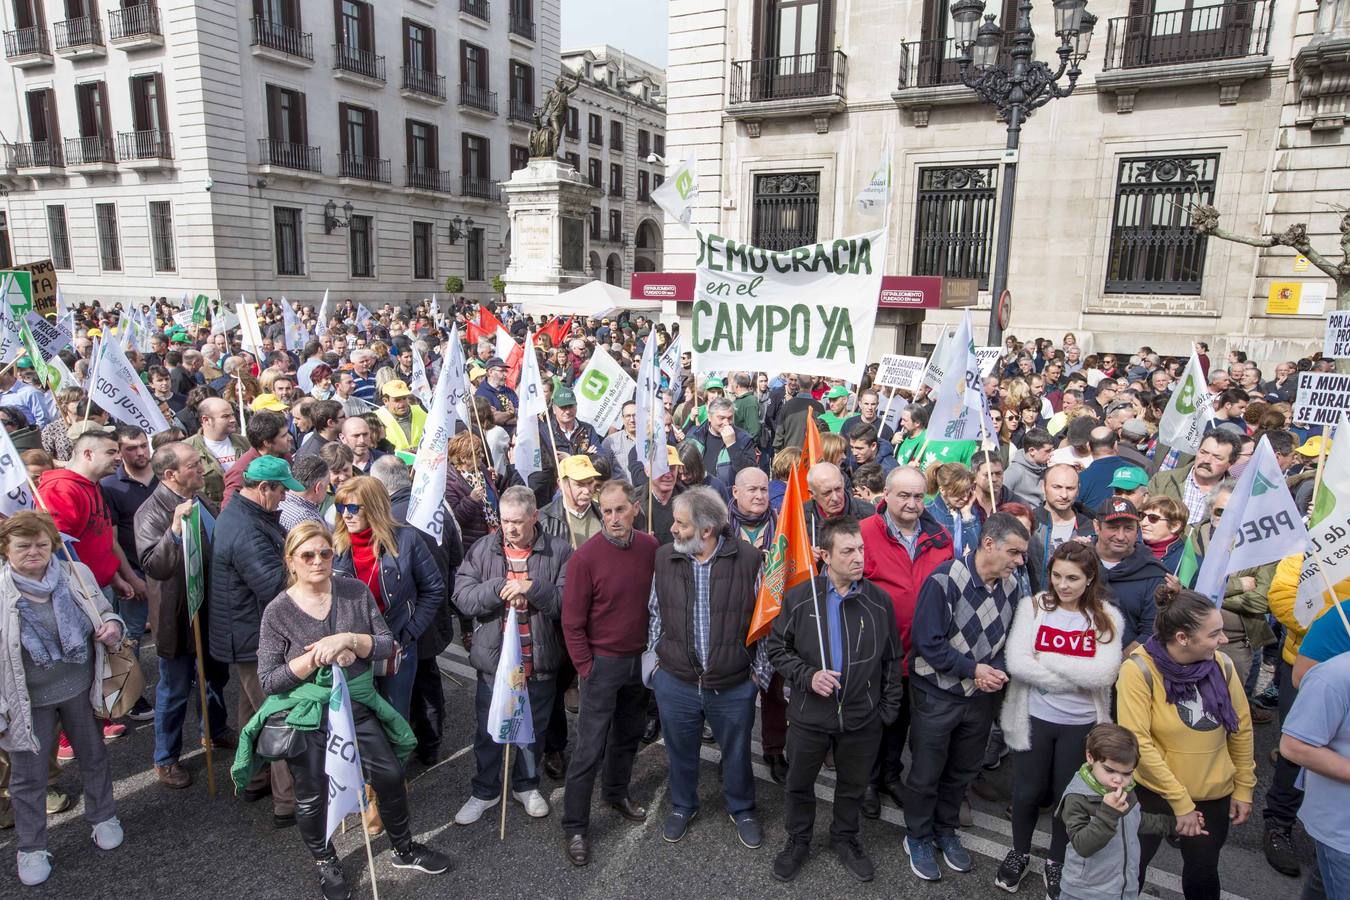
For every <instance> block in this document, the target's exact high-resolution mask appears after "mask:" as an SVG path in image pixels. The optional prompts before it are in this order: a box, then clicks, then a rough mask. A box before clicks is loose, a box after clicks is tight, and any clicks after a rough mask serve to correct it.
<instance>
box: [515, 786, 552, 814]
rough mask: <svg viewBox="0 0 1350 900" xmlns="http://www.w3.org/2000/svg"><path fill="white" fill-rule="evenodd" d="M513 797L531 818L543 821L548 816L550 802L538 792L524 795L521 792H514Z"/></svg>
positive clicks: (527, 792) (529, 792)
mask: <svg viewBox="0 0 1350 900" xmlns="http://www.w3.org/2000/svg"><path fill="white" fill-rule="evenodd" d="M511 796H512V797H515V798H516V801H517V802H519V803H520V805H521V806H523V807H525V815H527V816H529V817H530V818H532V819H542V818H543V817H544V816H546V815H548V801H547V800H545V799H544V795H543V794H541V793H539V792H538V791H526V792H525V793H523V794H522V793H520V792H519V791H512V792H511Z"/></svg>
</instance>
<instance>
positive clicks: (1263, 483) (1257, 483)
mask: <svg viewBox="0 0 1350 900" xmlns="http://www.w3.org/2000/svg"><path fill="white" fill-rule="evenodd" d="M1276 487H1277V485H1276V483H1275V482H1273V481H1271V480H1270V479H1269V478H1267V477H1266V476H1264V475H1262V474H1261V473H1260V472H1257V473H1256V478H1255V479H1254V480H1253V481H1252V494H1251V495H1252V496H1253V497H1259V496H1261V495H1262V494H1264V493H1265V492H1266V491H1271V490H1274V489H1275V488H1276Z"/></svg>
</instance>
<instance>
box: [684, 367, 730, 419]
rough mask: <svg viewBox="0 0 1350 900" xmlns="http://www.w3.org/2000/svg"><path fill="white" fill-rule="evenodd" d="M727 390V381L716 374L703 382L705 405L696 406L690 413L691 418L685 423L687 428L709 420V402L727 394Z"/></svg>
mask: <svg viewBox="0 0 1350 900" xmlns="http://www.w3.org/2000/svg"><path fill="white" fill-rule="evenodd" d="M726 392H727V384H726V382H725V381H723V380H722V379H720V378H718V377H716V376H710V377H709V378H708V380H707V381H705V382H704V383H703V393H704V397H703V405H701V406H699V407H697V408H695V409H694V411H693V412H692V413H690V414H689V420H688V421H687V422H685V423H684V427H685V430H688V429H690V428H693V427H694V426H695V425H702V424H703V423H704V422H706V421H708V404H709V403H711V402H713V401H714V400H716V399H717V398H718V397H723V396H725V395H726Z"/></svg>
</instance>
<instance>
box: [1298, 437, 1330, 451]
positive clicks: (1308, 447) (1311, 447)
mask: <svg viewBox="0 0 1350 900" xmlns="http://www.w3.org/2000/svg"><path fill="white" fill-rule="evenodd" d="M1324 440H1326V438H1324V437H1322V435H1320V434H1315V435H1313V436H1312V437H1310V438H1308V439H1307V440H1306V441H1304V442H1303V443H1302V444H1300V445H1299V446H1298V448H1297V449H1295V450H1294V452H1295V453H1297V454H1299V455H1300V456H1321V455H1322V441H1324ZM1330 449H1331V446H1330V445H1328V446H1327V450H1330Z"/></svg>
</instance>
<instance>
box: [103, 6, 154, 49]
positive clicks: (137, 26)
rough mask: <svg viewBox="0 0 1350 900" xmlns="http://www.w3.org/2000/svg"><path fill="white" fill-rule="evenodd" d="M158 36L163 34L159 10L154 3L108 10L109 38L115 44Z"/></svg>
mask: <svg viewBox="0 0 1350 900" xmlns="http://www.w3.org/2000/svg"><path fill="white" fill-rule="evenodd" d="M158 34H163V32H162V31H160V28H159V10H158V9H157V8H156V7H155V5H154V4H153V3H141V4H139V5H137V6H124V7H122V8H121V9H110V10H108V37H109V39H110V40H112V41H114V42H116V41H121V40H128V39H131V38H137V37H142V36H147V35H158Z"/></svg>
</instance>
